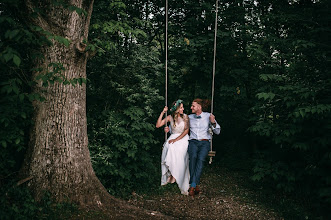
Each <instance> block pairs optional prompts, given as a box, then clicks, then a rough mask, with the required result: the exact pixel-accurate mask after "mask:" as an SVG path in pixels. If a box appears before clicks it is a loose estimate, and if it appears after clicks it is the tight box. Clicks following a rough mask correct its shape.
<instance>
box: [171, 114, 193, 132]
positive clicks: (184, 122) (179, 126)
mask: <svg viewBox="0 0 331 220" xmlns="http://www.w3.org/2000/svg"><path fill="white" fill-rule="evenodd" d="M170 126H171V133H172V134H181V133H183V132H184V130H185V129H187V128H189V127H190V126H189V120H188V116H187V115H186V114H184V115H183V118H181V117H178V119H177V121H176V125H175V123H174V119H173V118H172V117H171V120H170Z"/></svg>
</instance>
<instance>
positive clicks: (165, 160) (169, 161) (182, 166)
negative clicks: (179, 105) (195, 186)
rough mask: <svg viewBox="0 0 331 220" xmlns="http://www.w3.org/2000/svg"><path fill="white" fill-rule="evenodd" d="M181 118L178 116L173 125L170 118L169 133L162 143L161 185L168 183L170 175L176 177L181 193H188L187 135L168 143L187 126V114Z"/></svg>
mask: <svg viewBox="0 0 331 220" xmlns="http://www.w3.org/2000/svg"><path fill="white" fill-rule="evenodd" d="M183 118H184V119H183ZM183 118H181V117H178V122H176V126H174V120H173V119H172V117H171V120H170V126H171V135H170V137H169V138H168V140H167V141H166V142H165V143H164V145H163V150H162V156H161V170H162V176H161V185H166V184H167V183H169V181H170V176H171V175H172V176H173V177H174V178H175V179H176V183H177V184H178V187H179V189H180V191H181V193H182V194H184V195H188V189H189V179H190V173H189V160H188V159H189V158H188V153H187V148H188V140H189V136H188V135H187V134H186V135H185V136H184V137H183V138H182V139H180V140H178V141H176V142H175V143H171V144H169V140H172V139H175V138H177V137H178V136H180V135H181V134H182V133H183V131H184V129H185V128H187V127H189V124H188V116H187V115H185V114H184V116H183Z"/></svg>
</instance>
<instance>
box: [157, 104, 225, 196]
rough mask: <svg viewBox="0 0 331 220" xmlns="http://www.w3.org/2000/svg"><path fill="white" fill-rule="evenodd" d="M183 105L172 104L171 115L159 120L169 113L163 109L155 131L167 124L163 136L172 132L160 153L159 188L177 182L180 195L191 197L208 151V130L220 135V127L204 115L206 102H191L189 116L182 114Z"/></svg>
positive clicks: (194, 191)
mask: <svg viewBox="0 0 331 220" xmlns="http://www.w3.org/2000/svg"><path fill="white" fill-rule="evenodd" d="M182 102H183V101H182V100H177V101H176V102H174V103H173V106H172V107H171V109H170V112H171V114H170V115H168V116H167V118H164V119H162V118H163V115H164V114H165V113H166V112H167V111H168V107H164V109H163V111H162V112H161V114H160V116H159V118H158V120H157V122H156V127H157V128H159V127H161V126H163V125H165V122H166V121H167V122H170V129H169V128H168V127H166V128H165V132H169V130H170V131H171V135H170V137H169V138H168V139H167V141H166V142H165V143H164V145H163V150H162V156H161V170H162V175H161V185H166V184H167V183H174V182H177V184H178V187H179V189H180V191H181V193H182V194H184V195H190V196H194V195H198V194H199V193H200V187H199V184H200V176H201V173H202V168H203V164H204V161H205V159H206V157H207V155H208V152H209V150H210V140H211V134H210V133H209V128H211V129H212V131H213V132H214V133H215V134H219V133H220V131H221V127H220V126H219V124H218V123H217V122H216V120H215V116H214V115H213V114H211V113H208V112H204V111H203V110H204V109H205V107H207V106H208V101H206V100H202V99H194V100H193V102H192V104H191V110H192V114H190V115H186V114H184V106H183V103H182Z"/></svg>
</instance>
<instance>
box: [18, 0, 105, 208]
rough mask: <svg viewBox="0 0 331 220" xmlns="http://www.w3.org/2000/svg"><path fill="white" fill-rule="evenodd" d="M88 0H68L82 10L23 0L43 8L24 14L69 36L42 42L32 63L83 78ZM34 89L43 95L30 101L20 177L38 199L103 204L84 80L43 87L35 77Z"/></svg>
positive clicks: (29, 6)
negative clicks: (91, 144) (47, 196)
mask: <svg viewBox="0 0 331 220" xmlns="http://www.w3.org/2000/svg"><path fill="white" fill-rule="evenodd" d="M93 1H94V0H71V1H68V2H67V3H69V4H72V5H74V6H76V7H79V8H82V9H84V10H85V11H86V12H87V15H79V14H77V13H76V11H70V10H68V9H66V7H64V6H63V5H61V6H55V5H52V4H51V3H50V1H48V0H47V1H45V0H26V1H25V4H26V7H27V9H28V10H29V12H32V10H33V9H34V8H40V9H42V10H43V12H44V13H40V14H39V15H38V17H37V18H33V17H29V18H30V20H31V21H32V22H33V23H34V25H37V26H40V27H42V28H43V29H44V30H46V31H48V32H51V33H52V34H54V35H56V36H61V37H65V38H67V39H69V40H70V42H71V43H70V45H69V46H68V47H66V46H65V45H64V44H62V43H58V42H56V41H54V42H53V45H51V46H45V47H43V48H42V49H41V52H42V54H43V56H44V59H42V60H41V61H40V62H38V63H37V64H36V67H37V68H42V69H43V72H45V71H46V70H48V71H49V72H52V71H55V68H54V67H52V66H50V64H52V63H60V64H62V65H63V67H64V70H63V71H62V72H61V74H63V75H64V77H65V78H66V79H68V80H71V79H74V78H86V63H87V57H88V55H87V53H86V52H85V51H84V44H83V42H82V39H87V37H88V27H89V23H90V18H91V13H92V8H93ZM38 74H40V72H35V73H33V77H36V76H37V75H38ZM33 90H34V92H36V93H39V94H42V96H43V97H45V99H46V100H45V101H43V102H41V101H35V102H34V103H33V106H34V119H33V120H34V126H33V128H32V131H31V134H30V143H29V148H28V150H27V153H26V157H25V160H24V163H23V166H22V169H21V177H22V179H25V178H28V181H27V184H28V185H29V187H30V188H31V189H32V192H33V193H34V194H35V197H36V198H37V199H40V198H42V196H43V194H44V192H45V191H47V192H50V193H51V195H52V196H53V197H54V198H55V200H56V201H59V202H60V201H70V202H75V203H78V204H80V205H92V206H95V205H97V206H102V204H103V203H104V202H105V201H109V195H108V193H107V190H106V189H105V188H104V187H103V186H102V184H101V183H100V181H99V180H98V178H97V177H96V175H95V173H94V171H93V168H92V164H91V160H90V154H89V150H88V138H87V122H86V84H84V83H83V84H82V85H79V84H77V85H71V84H67V85H65V84H64V83H61V82H55V83H54V84H49V85H48V86H46V87H45V86H42V82H41V81H39V82H38V83H37V85H36V86H35V87H34V89H33Z"/></svg>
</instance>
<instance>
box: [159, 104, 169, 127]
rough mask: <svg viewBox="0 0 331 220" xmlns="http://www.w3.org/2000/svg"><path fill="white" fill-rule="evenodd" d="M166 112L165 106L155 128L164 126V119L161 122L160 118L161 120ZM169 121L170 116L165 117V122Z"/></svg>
mask: <svg viewBox="0 0 331 220" xmlns="http://www.w3.org/2000/svg"><path fill="white" fill-rule="evenodd" d="M167 111H168V107H167V106H165V107H164V109H163V111H162V112H161V114H160V116H159V118H158V119H157V121H156V125H155V126H156V127H157V128H159V127H161V126H163V125H164V124H165V118H164V119H163V120H162V118H163V115H164V113H166V112H167ZM169 121H170V115H168V116H167V122H169Z"/></svg>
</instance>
